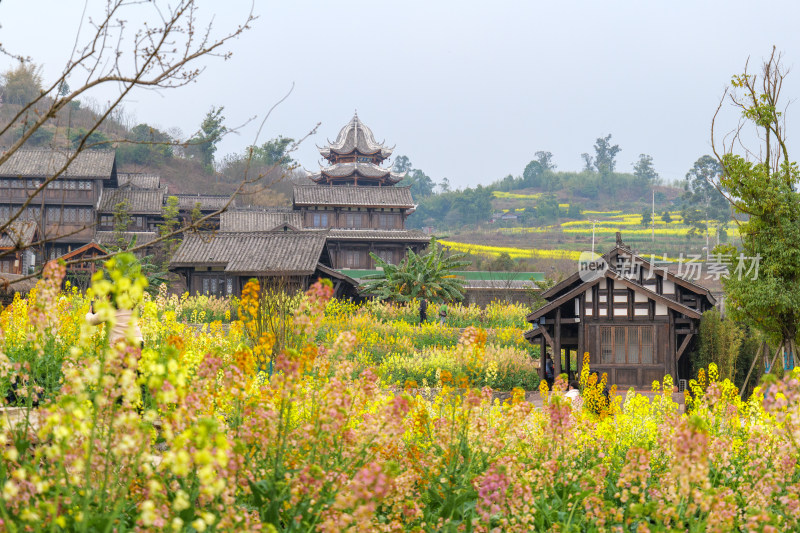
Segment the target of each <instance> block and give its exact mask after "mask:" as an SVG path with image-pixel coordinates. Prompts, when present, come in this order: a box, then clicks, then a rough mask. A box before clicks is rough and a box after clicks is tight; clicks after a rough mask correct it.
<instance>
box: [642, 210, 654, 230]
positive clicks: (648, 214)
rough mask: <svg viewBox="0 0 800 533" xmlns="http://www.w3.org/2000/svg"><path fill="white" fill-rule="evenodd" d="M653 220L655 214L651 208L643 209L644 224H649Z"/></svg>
mask: <svg viewBox="0 0 800 533" xmlns="http://www.w3.org/2000/svg"><path fill="white" fill-rule="evenodd" d="M652 221H653V215H652V213H651V212H650V210H649V209H647V208H645V209H644V210H643V211H642V226H649V225H650V222H652Z"/></svg>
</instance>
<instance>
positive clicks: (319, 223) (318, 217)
mask: <svg viewBox="0 0 800 533" xmlns="http://www.w3.org/2000/svg"><path fill="white" fill-rule="evenodd" d="M312 225H313V226H314V227H315V228H327V227H328V214H327V213H314V216H313V220H312Z"/></svg>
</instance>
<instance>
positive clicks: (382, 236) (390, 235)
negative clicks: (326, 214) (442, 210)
mask: <svg viewBox="0 0 800 533" xmlns="http://www.w3.org/2000/svg"><path fill="white" fill-rule="evenodd" d="M328 238H329V239H336V240H348V239H353V240H365V241H419V242H428V241H430V240H431V237H430V235H426V234H424V233H422V232H421V231H417V230H410V229H409V230H406V229H403V230H376V229H332V230H330V231H329V232H328Z"/></svg>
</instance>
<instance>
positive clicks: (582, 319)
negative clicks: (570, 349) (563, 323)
mask: <svg viewBox="0 0 800 533" xmlns="http://www.w3.org/2000/svg"><path fill="white" fill-rule="evenodd" d="M578 311H579V313H578V314H579V317H578V318H579V319H580V322H578V355H577V357H578V360H577V364H576V365H575V368H576V370H575V372H576V373H577V375H578V376H580V374H581V366H583V352H585V351H586V348H585V346H584V337H583V336H584V334H585V333H584V329H586V293H585V292H584V293H583V294H581V299H580V306H579V308H578Z"/></svg>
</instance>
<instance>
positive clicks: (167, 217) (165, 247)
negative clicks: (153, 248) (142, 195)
mask: <svg viewBox="0 0 800 533" xmlns="http://www.w3.org/2000/svg"><path fill="white" fill-rule="evenodd" d="M179 215H180V208H179V207H178V197H177V196H169V197H168V198H167V203H166V204H165V205H164V208H163V210H162V213H161V217H162V219H163V222H162V223H161V224H159V226H158V236H159V237H165V239H164V240H162V241H161V242H159V243H158V253H157V254H156V258H155V260H156V263H157V264H158V265H159V266H160V267H161V270H164V271H166V270H168V268H169V262H170V260H171V259H172V256H173V255H174V254H175V250H177V249H178V246H179V245H180V243H181V240H180V239H179V238H178V237H177V236H172V237H167V235H170V234H172V233H174V232H175V230H177V229H178V228H179V227H180V225H181V220H180V217H179Z"/></svg>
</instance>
